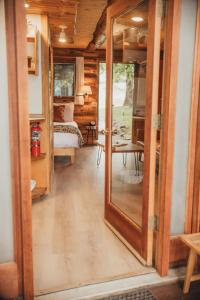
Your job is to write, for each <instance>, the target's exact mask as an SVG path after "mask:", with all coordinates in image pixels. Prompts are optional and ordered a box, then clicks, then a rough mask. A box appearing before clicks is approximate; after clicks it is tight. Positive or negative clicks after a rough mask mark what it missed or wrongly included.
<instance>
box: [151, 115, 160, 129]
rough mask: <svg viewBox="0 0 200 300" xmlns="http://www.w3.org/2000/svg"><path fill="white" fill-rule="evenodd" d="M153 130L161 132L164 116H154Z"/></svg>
mask: <svg viewBox="0 0 200 300" xmlns="http://www.w3.org/2000/svg"><path fill="white" fill-rule="evenodd" d="M153 128H155V129H157V130H160V129H161V128H162V115H159V114H156V115H153Z"/></svg>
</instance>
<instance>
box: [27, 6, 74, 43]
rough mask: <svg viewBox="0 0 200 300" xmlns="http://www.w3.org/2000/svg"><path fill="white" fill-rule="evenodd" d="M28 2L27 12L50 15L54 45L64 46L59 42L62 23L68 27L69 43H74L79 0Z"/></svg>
mask: <svg viewBox="0 0 200 300" xmlns="http://www.w3.org/2000/svg"><path fill="white" fill-rule="evenodd" d="M26 2H27V3H29V4H30V7H29V8H28V9H27V13H30V14H31V13H34V14H43V15H48V18H49V25H50V31H51V42H52V45H53V46H55V45H56V44H58V45H60V46H62V43H59V42H58V38H59V34H60V32H61V29H60V28H59V26H60V25H63V26H66V27H67V28H66V30H65V31H66V34H67V37H68V40H69V43H73V41H74V34H75V23H76V17H77V6H78V2H79V1H78V0H65V1H62V0H57V1H54V0H39V1H38V0H28V1H26ZM63 46H65V47H66V46H67V43H64V45H63Z"/></svg>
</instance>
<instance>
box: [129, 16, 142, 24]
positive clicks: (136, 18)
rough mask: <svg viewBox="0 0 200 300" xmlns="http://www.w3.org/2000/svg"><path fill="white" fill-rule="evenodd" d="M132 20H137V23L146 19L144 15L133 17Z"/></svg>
mask: <svg viewBox="0 0 200 300" xmlns="http://www.w3.org/2000/svg"><path fill="white" fill-rule="evenodd" d="M131 20H132V21H134V22H137V23H139V22H143V21H144V19H143V18H142V17H132V18H131Z"/></svg>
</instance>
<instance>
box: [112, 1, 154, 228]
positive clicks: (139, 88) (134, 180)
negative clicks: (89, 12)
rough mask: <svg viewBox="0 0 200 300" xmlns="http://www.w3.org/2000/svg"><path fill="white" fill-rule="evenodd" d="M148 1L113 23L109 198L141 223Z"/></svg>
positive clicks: (135, 220)
mask: <svg viewBox="0 0 200 300" xmlns="http://www.w3.org/2000/svg"><path fill="white" fill-rule="evenodd" d="M147 20H148V1H143V2H142V4H141V5H140V6H138V7H136V8H135V9H132V10H129V11H127V12H125V13H124V14H123V15H120V16H119V17H117V18H116V19H115V20H114V23H113V94H112V130H113V136H112V188H111V201H112V202H113V203H114V204H115V205H117V206H118V207H119V208H120V209H121V210H122V211H123V212H124V213H125V214H126V215H128V216H129V217H130V218H131V219H132V220H134V222H135V223H137V224H138V225H141V220H142V198H143V162H144V128H145V126H144V125H145V91H146V60H147V34H148V23H147Z"/></svg>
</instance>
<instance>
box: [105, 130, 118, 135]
mask: <svg viewBox="0 0 200 300" xmlns="http://www.w3.org/2000/svg"><path fill="white" fill-rule="evenodd" d="M101 133H102V134H104V135H109V133H111V134H112V135H114V134H117V129H113V130H108V129H103V130H102V131H101Z"/></svg>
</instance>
